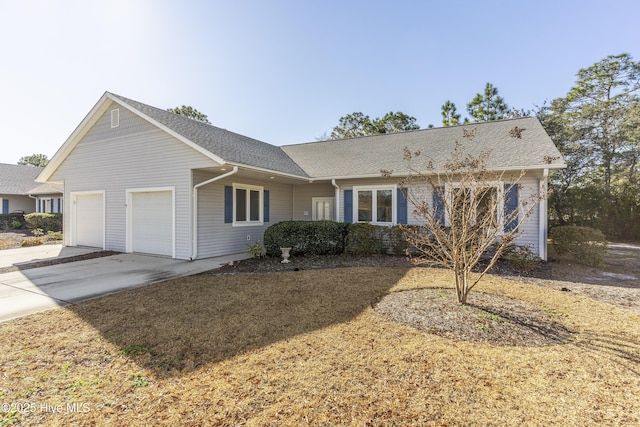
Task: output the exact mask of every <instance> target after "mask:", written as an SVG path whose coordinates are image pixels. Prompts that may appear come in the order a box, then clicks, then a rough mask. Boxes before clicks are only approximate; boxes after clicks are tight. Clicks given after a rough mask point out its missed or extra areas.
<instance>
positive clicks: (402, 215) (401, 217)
mask: <svg viewBox="0 0 640 427" xmlns="http://www.w3.org/2000/svg"><path fill="white" fill-rule="evenodd" d="M405 191H406V190H405ZM405 191H403V190H402V189H400V188H398V197H397V199H398V202H397V203H398V206H397V211H398V212H397V213H398V224H406V223H407V216H408V215H407V197H406V194H405Z"/></svg>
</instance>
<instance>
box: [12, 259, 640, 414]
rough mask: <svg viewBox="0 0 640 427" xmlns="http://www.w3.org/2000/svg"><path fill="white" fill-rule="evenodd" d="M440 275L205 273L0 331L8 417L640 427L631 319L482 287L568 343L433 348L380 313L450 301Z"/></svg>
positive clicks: (573, 299) (604, 308) (499, 282)
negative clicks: (395, 302)
mask: <svg viewBox="0 0 640 427" xmlns="http://www.w3.org/2000/svg"><path fill="white" fill-rule="evenodd" d="M448 279H449V277H448V273H447V272H446V271H444V270H433V269H403V268H342V269H334V270H313V271H298V272H281V273H267V274H235V275H213V274H202V275H198V276H193V277H189V278H183V279H178V280H172V281H168V282H164V283H160V284H156V285H153V286H149V287H146V288H141V289H137V290H133V291H129V292H123V293H119V294H115V295H111V296H107V297H104V298H100V299H96V300H92V301H88V302H85V303H82V304H78V305H75V306H72V307H70V308H66V309H60V310H53V311H49V312H46V313H40V314H37V315H33V316H29V317H26V318H22V319H18V320H14V321H10V322H6V323H3V324H0V334H1V335H2V339H1V341H0V409H1V410H2V411H3V412H2V413H0V420H2V421H1V423H2V425H10V423H11V422H16V423H17V425H53V426H69V425H106V424H109V425H118V426H120V425H122V426H124V425H126V426H137V425H140V426H152V425H176V426H177V425H194V426H196V425H217V424H220V425H249V426H254V425H255V426H258V425H260V426H262V425H274V426H276V425H278V426H279V425H354V426H355V425H358V426H363V425H398V426H404V425H438V426H440V425H545V426H546V425H564V426H567V425H569V426H571V425H579V426H584V425H596V424H597V425H638V424H640V316H639V315H638V314H637V313H634V312H632V311H629V310H625V309H622V308H619V307H615V306H613V305H610V304H607V303H603V302H598V301H596V300H594V299H591V298H589V297H587V296H583V295H578V294H576V293H567V292H560V291H558V290H554V289H550V288H546V287H539V286H532V285H527V284H523V283H516V282H513V281H509V280H506V279H503V278H499V277H493V276H490V277H489V278H488V279H487V280H485V281H484V283H483V284H482V285H480V286H479V288H478V289H477V292H482V293H487V294H493V295H499V296H503V297H508V298H513V299H516V300H519V301H520V302H521V303H526V304H529V305H530V306H531V307H535V308H537V309H540V310H543V311H545V312H547V313H549V314H550V315H551V316H552V317H553V318H554V319H555V321H557V322H559V323H561V324H562V325H564V326H565V327H566V328H567V330H571V331H572V332H573V334H572V335H571V337H570V338H568V339H566V340H564V341H562V342H561V343H558V344H553V345H546V346H536V347H522V346H519V347H517V346H499V345H495V344H490V343H482V342H468V341H460V340H456V339H451V338H445V337H441V336H438V335H435V334H430V333H427V332H424V331H421V330H419V329H416V328H413V327H411V326H406V325H403V324H401V323H398V322H395V321H393V320H390V319H389V318H388V317H386V316H384V315H382V314H380V313H378V311H377V310H376V309H375V308H374V306H375V304H376V303H377V302H378V301H380V300H381V298H382V297H383V296H384V295H388V294H389V293H394V292H402V291H406V290H417V289H422V288H433V289H436V292H444V293H447V292H449V293H450V297H451V298H454V294H453V291H452V290H448V289H442V288H443V287H446V285H447V283H448V282H449V280H448ZM470 301H471V302H472V299H471V300H470ZM74 404H75V406H73V405H74ZM67 405H68V406H67ZM12 408H13V409H16V408H17V409H20V411H19V412H7V411H8V410H10V409H12Z"/></svg>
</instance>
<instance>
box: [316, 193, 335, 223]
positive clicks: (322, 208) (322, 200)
mask: <svg viewBox="0 0 640 427" xmlns="http://www.w3.org/2000/svg"><path fill="white" fill-rule="evenodd" d="M311 203H312V205H313V206H312V210H311V213H312V218H313V220H314V221H319V220H323V219H325V220H329V221H333V220H334V211H335V209H334V206H335V198H334V197H312V198H311Z"/></svg>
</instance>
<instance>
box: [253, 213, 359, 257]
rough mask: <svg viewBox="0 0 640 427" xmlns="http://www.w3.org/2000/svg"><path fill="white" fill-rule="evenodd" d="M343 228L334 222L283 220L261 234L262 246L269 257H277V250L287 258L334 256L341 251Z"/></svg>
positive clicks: (345, 232) (278, 253)
mask: <svg viewBox="0 0 640 427" xmlns="http://www.w3.org/2000/svg"><path fill="white" fill-rule="evenodd" d="M347 225H348V224H345V223H342V222H335V221H283V222H279V223H277V224H273V225H272V226H270V227H269V228H267V229H266V230H265V232H264V246H265V249H266V251H267V254H268V255H270V256H276V257H277V256H280V248H291V255H335V254H340V253H342V252H343V251H344V245H345V240H346V235H347Z"/></svg>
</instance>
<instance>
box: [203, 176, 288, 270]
mask: <svg viewBox="0 0 640 427" xmlns="http://www.w3.org/2000/svg"><path fill="white" fill-rule="evenodd" d="M210 178H212V176H211V175H208V174H205V173H203V172H199V171H195V172H194V183H198V182H203V181H205V180H207V179H210ZM234 183H236V184H243V185H255V186H260V187H263V188H264V190H268V191H269V217H270V218H269V222H265V223H263V224H262V225H242V226H234V225H233V224H228V223H225V222H224V187H225V186H232V185H233V184H234ZM292 205H293V186H291V185H287V184H278V183H274V182H273V181H268V182H267V181H260V180H254V179H246V178H243V177H242V176H241V175H232V176H230V177H227V178H225V179H222V180H220V181H215V182H212V183H211V184H207V185H204V186H202V187H200V188H199V190H198V255H197V258H208V257H214V256H221V255H228V254H235V253H245V252H247V249H248V247H249V246H250V245H252V244H253V243H255V242H256V241H263V240H264V230H266V229H267V228H268V227H269V226H270V225H272V224H275V223H277V222H280V221H287V220H291V219H292Z"/></svg>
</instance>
